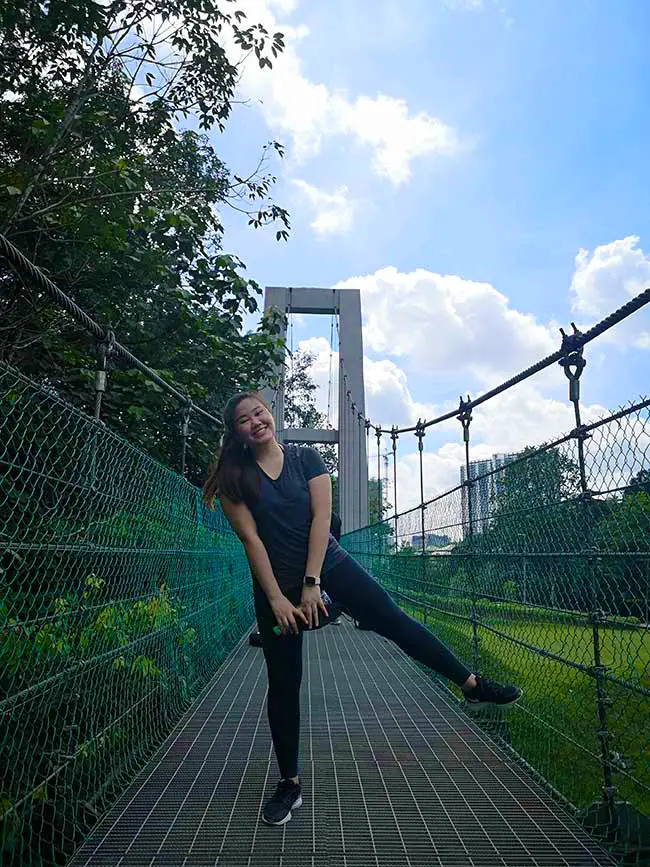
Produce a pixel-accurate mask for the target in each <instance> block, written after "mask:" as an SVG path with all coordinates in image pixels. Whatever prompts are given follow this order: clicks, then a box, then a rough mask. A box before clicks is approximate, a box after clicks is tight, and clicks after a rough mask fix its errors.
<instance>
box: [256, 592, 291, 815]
mask: <svg viewBox="0 0 650 867" xmlns="http://www.w3.org/2000/svg"><path fill="white" fill-rule="evenodd" d="M287 595H289V594H287ZM293 601H294V600H293V599H292V602H293ZM294 604H295V602H294ZM255 613H256V615H257V624H258V627H259V630H260V634H261V637H262V648H263V651H264V659H265V662H266V670H267V675H268V682H269V689H268V697H267V713H268V718H269V726H270V728H271V738H272V739H273V748H274V750H275V757H276V759H277V762H278V768H279V770H280V782H279V783H278V786H277V789H276V792H275V794H274V795H273V797H272V798H271V800H270V801H269V802H268V803H267V804H266V806H265V807H264V811H263V814H262V818H263V819H264V821H265V822H267V823H268V824H271V825H283V824H284V823H285V822H288V821H289V819H291V810H292V809H295V808H296V807H300V806H301V804H302V798H301V795H300V782H299V779H298V749H299V745H300V683H301V680H302V632H300V633H299V634H298V635H282V636H279V635H275V633H274V632H273V627H274V626H275V625H276V621H275V617H274V615H273V612H272V610H271V607H270V605H269V604H268V602H267V600H266V597H265V596H263V594H261V593H259V592H256V593H255Z"/></svg>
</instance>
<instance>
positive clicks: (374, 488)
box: [368, 477, 393, 524]
mask: <svg viewBox="0 0 650 867" xmlns="http://www.w3.org/2000/svg"><path fill="white" fill-rule="evenodd" d="M392 508H393V507H392V505H391V503H389V502H388V500H387V499H386V497H385V494H384V486H383V482H382V480H381V479H380V480H379V481H377V479H376V478H374V477H371V478H369V479H368V523H369V524H376V523H378V522H379V521H383V520H384V519H385V518H386V517H388V515H389V514H390V512H391V510H392Z"/></svg>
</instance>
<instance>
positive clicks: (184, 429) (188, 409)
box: [181, 401, 192, 476]
mask: <svg viewBox="0 0 650 867" xmlns="http://www.w3.org/2000/svg"><path fill="white" fill-rule="evenodd" d="M191 414H192V403H191V401H190V403H188V404H186V406H185V409H184V410H183V421H182V422H181V475H183V476H184V475H185V460H186V456H187V437H188V434H189V432H190V416H191Z"/></svg>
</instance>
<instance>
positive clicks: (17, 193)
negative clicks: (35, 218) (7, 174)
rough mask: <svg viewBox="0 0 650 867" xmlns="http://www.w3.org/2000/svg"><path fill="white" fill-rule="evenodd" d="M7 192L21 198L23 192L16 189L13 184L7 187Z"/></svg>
mask: <svg viewBox="0 0 650 867" xmlns="http://www.w3.org/2000/svg"><path fill="white" fill-rule="evenodd" d="M5 190H6V191H7V193H8V195H10V196H19V195H20V194H21V193H22V190H21V189H20V188H19V187H14V186H12V185H11V184H10V185H9V186H6V187H5Z"/></svg>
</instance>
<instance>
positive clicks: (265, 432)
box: [204, 391, 521, 825]
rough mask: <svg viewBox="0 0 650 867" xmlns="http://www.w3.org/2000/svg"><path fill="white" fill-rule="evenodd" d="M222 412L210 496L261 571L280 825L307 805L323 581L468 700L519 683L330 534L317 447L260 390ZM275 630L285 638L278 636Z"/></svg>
mask: <svg viewBox="0 0 650 867" xmlns="http://www.w3.org/2000/svg"><path fill="white" fill-rule="evenodd" d="M223 416H224V423H225V426H226V431H225V434H224V437H223V441H222V446H221V452H220V454H219V459H218V461H217V464H216V467H215V468H214V470H213V472H212V473H211V474H210V476H209V478H208V480H207V481H206V483H205V486H204V498H205V500H206V502H207V503H208V504H209V505H210V506H212V505H213V503H214V499H215V497H218V498H219V500H220V502H221V506H222V508H223V511H224V513H225V515H226V517H227V518H228V520H229V521H230V523H231V525H232V526H233V528H234V530H235V532H236V533H237V535H238V536H239V538H240V539H241V541H242V543H243V545H244V549H245V551H246V555H247V557H248V560H249V563H250V566H251V571H252V573H253V577H254V583H253V588H254V598H255V613H256V615H257V623H258V626H259V631H260V636H261V642H262V648H263V650H264V658H265V661H266V667H267V673H268V681H269V689H268V716H269V723H270V727H271V735H272V738H273V746H274V749H275V755H276V758H277V761H278V765H279V769H280V776H281V779H280V781H279V783H278V785H277V788H276V791H275V794H274V795H273V797H272V798H271V799H270V800H269V801H268V803H267V804H266V806H265V807H264V810H263V813H262V818H263V820H264V821H265V822H266V823H267V824H269V825H283V824H285V822H288V821H289V819H291V811H292V810H293V809H295V808H296V807H299V806H300V805H301V804H302V795H301V787H300V778H299V776H298V743H299V735H300V682H301V678H302V639H303V632H302V630H301V629H300V626H301V625H304V626H307V627H309V628H312V627H317V626H318V625H319V618H320V617H321V616H324V617H327V616H328V612H327V608H326V607H325V603H324V601H323V597H322V595H321V583H322V589H324V590H325V591H326V592H327V594H328V596H329V597H330V599H331V600H332V601H333V602H334V603H336V604H337V605H338V606H339V607H340V608H341V609H343V610H345V611H346V612H347V613H349V614H350V615H351V616H352V617H354V618H355V619H357V620H363V624H364V627H365V628H367V629H371V630H374V631H375V632H377V633H379V634H380V635H383V636H384V637H385V638H388V639H390V640H391V641H394V642H395V643H396V644H397V645H398V646H399V647H400V648H401V649H402V650H404V651H405V652H406V653H408V654H409V656H412V657H413V658H414V659H416V660H418V661H419V662H422V663H423V664H424V665H427V666H429V667H430V668H433V669H434V670H435V671H437V672H439V673H440V674H442V675H443V676H444V677H447V678H448V679H449V680H451V681H453V682H454V683H455V684H457V685H458V686H459V687H460V688H461V689H462V690H463V692H464V693H465V696H466V699H467V701H469V702H472V703H475V704H511V703H512V702H514V701H517V699H518V698H519V696H520V695H521V690H519V689H518V688H517V687H515V686H501V685H500V684H497V683H494V682H492V681H489V680H487V679H486V678H483V677H480V676H476V675H474V674H472V673H471V672H470V671H469V669H467V668H466V667H465V666H464V665H463V664H462V663H461V662H460V661H459V660H458V659H456V657H455V656H454V655H453V654H452V653H451V652H450V651H449V650H448V649H447V648H446V647H445V646H444V644H442V643H441V642H440V641H438V639H437V638H436V637H435V636H434V635H433V634H432V633H431V632H430V631H429V630H428V629H426V628H425V627H424V626H422V625H421V624H420V623H418V622H417V621H416V620H413V619H412V618H411V617H409V616H408V615H407V614H406V613H405V612H404V611H402V610H401V609H400V608H398V606H397V605H396V604H395V602H394V601H393V600H392V598H391V597H390V596H389V595H388V593H387V592H386V591H385V590H384V589H383V588H382V587H380V585H379V584H378V583H377V582H376V581H374V580H373V579H372V578H371V577H370V575H369V574H368V573H367V572H366V571H365V570H364V569H363V568H362V567H361V566H360V565H359V564H358V563H357V562H356V560H354V559H353V558H352V557H350V555H349V554H348V553H347V552H346V551H344V550H343V548H341V546H340V545H339V543H338V541H337V540H336V539H335V538H334V537H333V536H332V534H331V532H330V526H331V517H332V483H331V479H330V477H329V475H328V473H327V471H326V469H325V465H324V463H323V460H322V458H321V456H320V455H319V453H318V452H317V451H316V450H315V449H312V448H308V447H298V446H295V445H286V446H282V445H280V443H278V441H277V439H276V437H275V423H274V420H273V416H272V414H271V412H270V409H269V407H268V405H267V403H266V402H265V401H264V399H263V398H262V396H261V395H260V394H258V393H257V392H250V391H249V392H242V393H240V394H236V395H234V397H232V398H231V399H230V400H229V401H228V403H227V404H226V407H225V409H224V412H223ZM277 627H279V631H280V633H281V636H282V637H279V638H278V637H277V635H276V629H277Z"/></svg>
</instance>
